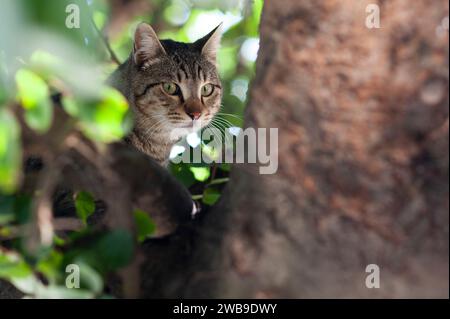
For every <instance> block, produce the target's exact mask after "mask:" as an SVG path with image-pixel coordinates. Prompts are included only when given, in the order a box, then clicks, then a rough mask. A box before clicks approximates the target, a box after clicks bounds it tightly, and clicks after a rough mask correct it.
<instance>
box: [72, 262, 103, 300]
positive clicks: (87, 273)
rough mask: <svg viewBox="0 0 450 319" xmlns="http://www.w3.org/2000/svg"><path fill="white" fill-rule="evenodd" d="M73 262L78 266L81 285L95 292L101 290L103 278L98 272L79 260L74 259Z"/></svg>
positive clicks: (97, 292)
mask: <svg viewBox="0 0 450 319" xmlns="http://www.w3.org/2000/svg"><path fill="white" fill-rule="evenodd" d="M75 264H76V265H78V266H79V267H80V281H81V285H82V286H83V287H85V288H87V289H89V291H92V292H93V293H95V294H99V293H101V292H102V291H103V279H102V277H101V276H100V274H99V273H98V272H97V271H96V270H95V269H94V268H92V267H91V266H89V265H88V264H87V263H85V262H83V261H81V260H75Z"/></svg>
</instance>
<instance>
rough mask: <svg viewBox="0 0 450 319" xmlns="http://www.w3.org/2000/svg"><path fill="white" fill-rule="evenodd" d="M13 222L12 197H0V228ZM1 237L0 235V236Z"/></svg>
mask: <svg viewBox="0 0 450 319" xmlns="http://www.w3.org/2000/svg"><path fill="white" fill-rule="evenodd" d="M13 220H14V196H2V195H0V226H1V225H6V224H7V223H10V222H11V221H13ZM0 236H1V235H0Z"/></svg>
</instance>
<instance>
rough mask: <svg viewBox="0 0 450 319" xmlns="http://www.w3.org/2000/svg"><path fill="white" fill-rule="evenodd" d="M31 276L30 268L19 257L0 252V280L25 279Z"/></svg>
mask: <svg viewBox="0 0 450 319" xmlns="http://www.w3.org/2000/svg"><path fill="white" fill-rule="evenodd" d="M31 274H32V271H31V268H30V267H29V266H28V265H27V264H26V263H25V261H23V260H22V258H21V257H20V256H19V255H16V254H12V253H5V252H2V251H0V278H5V279H9V280H11V279H13V278H25V277H28V276H30V275H31Z"/></svg>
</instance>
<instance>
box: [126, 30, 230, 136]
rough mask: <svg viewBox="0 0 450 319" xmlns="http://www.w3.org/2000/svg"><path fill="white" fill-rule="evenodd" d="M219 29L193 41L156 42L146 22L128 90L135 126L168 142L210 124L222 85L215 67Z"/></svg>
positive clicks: (140, 32)
mask: <svg viewBox="0 0 450 319" xmlns="http://www.w3.org/2000/svg"><path fill="white" fill-rule="evenodd" d="M220 36H221V32H220V26H219V27H217V28H215V29H214V30H213V31H212V32H210V33H209V34H208V35H206V36H205V37H204V38H202V39H200V40H198V41H196V42H194V43H189V44H187V43H180V42H175V41H171V40H159V39H158V38H157V36H156V34H155V32H154V31H153V29H152V28H151V27H150V26H149V25H148V24H145V23H142V24H140V25H139V26H138V28H137V30H136V34H135V45H134V50H133V63H134V67H133V72H134V74H133V75H132V79H133V80H132V83H131V85H132V88H131V90H132V92H133V93H134V103H133V104H134V111H135V117H136V122H137V125H138V126H140V127H146V128H147V129H148V130H153V132H148V133H149V134H152V133H154V134H158V133H159V134H165V135H167V134H171V135H172V136H171V139H178V138H180V137H181V136H182V135H185V134H187V133H189V132H192V131H194V130H197V129H199V128H201V127H204V126H205V125H207V124H209V123H210V121H211V120H212V118H213V117H214V115H215V114H216V113H217V112H218V111H219V108H220V103H221V98H222V87H221V83H220V79H219V76H218V72H217V68H216V53H217V49H218V47H219V43H220Z"/></svg>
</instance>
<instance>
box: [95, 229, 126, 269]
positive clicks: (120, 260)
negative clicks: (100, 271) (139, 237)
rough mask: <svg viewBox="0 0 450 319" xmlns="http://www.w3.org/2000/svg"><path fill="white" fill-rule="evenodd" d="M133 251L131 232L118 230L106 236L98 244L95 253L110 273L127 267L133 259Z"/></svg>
mask: <svg viewBox="0 0 450 319" xmlns="http://www.w3.org/2000/svg"><path fill="white" fill-rule="evenodd" d="M133 249H134V245H133V237H132V236H131V234H130V232H128V231H126V230H124V229H117V230H113V231H111V232H110V233H108V234H106V235H104V236H103V237H102V238H101V239H100V240H99V242H98V243H97V245H96V248H95V251H96V253H97V256H98V258H99V259H100V260H101V262H102V265H103V266H104V267H105V268H106V270H107V271H108V270H115V269H118V268H121V267H124V266H126V265H127V264H128V263H129V262H130V261H131V259H132V257H133Z"/></svg>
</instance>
